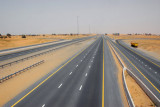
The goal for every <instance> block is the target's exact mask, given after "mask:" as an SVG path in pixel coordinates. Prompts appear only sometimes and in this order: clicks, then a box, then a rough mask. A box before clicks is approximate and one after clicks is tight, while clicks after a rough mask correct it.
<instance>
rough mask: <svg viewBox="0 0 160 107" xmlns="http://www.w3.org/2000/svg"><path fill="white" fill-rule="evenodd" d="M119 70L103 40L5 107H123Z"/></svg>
mask: <svg viewBox="0 0 160 107" xmlns="http://www.w3.org/2000/svg"><path fill="white" fill-rule="evenodd" d="M117 72H118V70H117V67H116V64H115V61H114V58H113V56H112V54H111V52H110V49H109V46H108V45H107V43H106V41H105V39H104V37H103V36H100V37H99V38H98V39H97V40H96V41H95V42H94V43H92V44H91V45H90V46H89V47H87V48H86V49H84V50H83V51H81V52H80V53H79V54H77V55H76V56H74V57H73V58H71V59H70V60H69V61H68V62H66V63H65V64H64V65H62V66H61V67H60V68H58V70H56V71H55V72H53V73H52V74H51V75H50V76H48V77H46V78H45V79H44V80H43V81H42V82H41V83H40V84H39V85H37V86H34V87H33V88H32V89H31V90H30V91H29V92H27V93H26V94H25V95H24V96H22V97H20V98H19V97H16V98H15V99H14V100H13V101H14V102H12V103H8V105H7V104H6V105H5V107H9V106H12V107H14V106H15V107H123V106H124V105H123V101H122V97H121V92H120V89H119V85H118V80H117Z"/></svg>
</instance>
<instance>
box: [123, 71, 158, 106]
mask: <svg viewBox="0 0 160 107" xmlns="http://www.w3.org/2000/svg"><path fill="white" fill-rule="evenodd" d="M125 77H126V82H127V86H128V89H129V92H130V94H131V96H132V99H133V102H134V103H135V106H136V107H155V105H154V103H153V102H152V101H151V99H150V98H149V97H148V96H147V95H146V93H145V92H144V91H143V90H142V88H141V87H140V86H139V85H138V84H137V83H136V81H135V80H134V79H133V78H132V77H131V76H130V75H129V74H128V73H127V72H126V71H125Z"/></svg>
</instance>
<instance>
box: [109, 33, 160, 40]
mask: <svg viewBox="0 0 160 107" xmlns="http://www.w3.org/2000/svg"><path fill="white" fill-rule="evenodd" d="M107 36H108V37H110V38H112V39H139V38H143V39H156V38H158V39H160V36H156V35H151V36H146V35H126V34H121V35H119V36H115V35H112V34H108V35H107Z"/></svg>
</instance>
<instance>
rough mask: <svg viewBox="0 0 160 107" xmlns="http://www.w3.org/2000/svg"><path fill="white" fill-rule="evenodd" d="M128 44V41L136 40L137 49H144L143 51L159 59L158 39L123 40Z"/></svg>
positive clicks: (159, 45)
mask: <svg viewBox="0 0 160 107" xmlns="http://www.w3.org/2000/svg"><path fill="white" fill-rule="evenodd" d="M124 42H126V43H127V44H128V45H130V42H137V43H138V49H140V50H142V51H143V50H145V51H143V52H145V53H147V54H149V55H151V56H153V57H155V58H157V59H159V60H160V39H157V40H156V39H155V40H148V39H145V40H143V39H142V40H124Z"/></svg>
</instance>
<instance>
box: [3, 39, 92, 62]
mask: <svg viewBox="0 0 160 107" xmlns="http://www.w3.org/2000/svg"><path fill="white" fill-rule="evenodd" d="M89 38H92V37H85V38H80V39H73V40H71V41H66V42H61V43H56V44H51V45H47V46H41V47H35V48H33V49H27V50H22V51H18V52H14V53H8V54H5V55H0V61H4V60H7V59H11V58H15V57H19V56H23V55H27V54H30V53H34V52H39V51H42V50H46V49H50V48H53V47H56V46H61V45H64V44H68V43H73V42H76V41H83V40H87V39H89ZM34 46H36V45H34ZM23 48H25V47H23ZM14 49H21V48H14ZM14 49H8V50H7V51H9V50H14Z"/></svg>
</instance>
